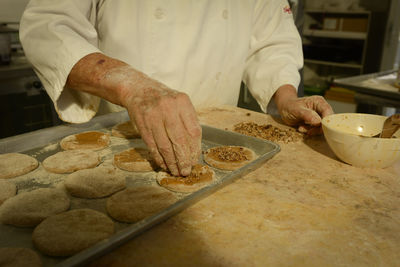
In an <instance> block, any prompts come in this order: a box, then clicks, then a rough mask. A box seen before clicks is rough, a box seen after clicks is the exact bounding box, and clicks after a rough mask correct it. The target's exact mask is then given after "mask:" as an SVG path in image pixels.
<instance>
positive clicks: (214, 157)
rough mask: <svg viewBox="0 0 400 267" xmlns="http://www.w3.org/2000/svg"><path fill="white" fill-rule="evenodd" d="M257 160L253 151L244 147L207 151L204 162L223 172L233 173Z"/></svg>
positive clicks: (221, 147) (214, 148)
mask: <svg viewBox="0 0 400 267" xmlns="http://www.w3.org/2000/svg"><path fill="white" fill-rule="evenodd" d="M256 158H257V156H256V154H255V153H254V151H253V150H251V149H249V148H247V147H242V146H218V147H213V148H210V149H207V151H206V152H205V153H204V161H205V162H206V163H207V164H208V165H210V166H212V167H214V168H218V169H221V170H228V171H233V170H236V169H239V168H240V167H243V166H244V165H246V164H248V163H250V162H251V161H253V160H255V159H256Z"/></svg>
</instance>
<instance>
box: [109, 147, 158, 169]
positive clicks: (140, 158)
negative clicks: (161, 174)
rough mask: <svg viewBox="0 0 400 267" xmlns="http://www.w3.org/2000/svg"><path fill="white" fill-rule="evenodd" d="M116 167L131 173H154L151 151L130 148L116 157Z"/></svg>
mask: <svg viewBox="0 0 400 267" xmlns="http://www.w3.org/2000/svg"><path fill="white" fill-rule="evenodd" d="M114 165H115V166H117V167H118V168H120V169H121V170H125V171H130V172H146V171H152V170H154V168H153V165H154V163H153V161H152V159H151V157H150V152H149V150H147V149H145V148H130V149H128V150H125V151H122V152H121V153H118V154H115V155H114Z"/></svg>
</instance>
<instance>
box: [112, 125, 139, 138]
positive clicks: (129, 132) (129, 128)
mask: <svg viewBox="0 0 400 267" xmlns="http://www.w3.org/2000/svg"><path fill="white" fill-rule="evenodd" d="M111 135H113V136H117V137H122V138H126V139H131V138H140V133H139V131H138V129H137V128H136V125H135V124H134V123H132V122H131V121H126V122H123V123H120V124H117V125H115V126H114V127H112V129H111Z"/></svg>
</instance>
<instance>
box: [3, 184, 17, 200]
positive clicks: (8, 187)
mask: <svg viewBox="0 0 400 267" xmlns="http://www.w3.org/2000/svg"><path fill="white" fill-rule="evenodd" d="M16 193H17V186H16V185H15V184H14V183H13V182H10V181H6V180H0V205H1V204H3V202H4V201H5V200H6V199H8V198H10V197H13V196H15V194H16Z"/></svg>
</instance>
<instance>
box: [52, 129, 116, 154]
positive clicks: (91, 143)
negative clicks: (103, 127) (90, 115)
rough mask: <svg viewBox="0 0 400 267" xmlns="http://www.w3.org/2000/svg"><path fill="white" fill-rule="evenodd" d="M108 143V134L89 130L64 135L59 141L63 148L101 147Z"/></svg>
mask: <svg viewBox="0 0 400 267" xmlns="http://www.w3.org/2000/svg"><path fill="white" fill-rule="evenodd" d="M109 143H110V135H109V134H106V133H102V132H96V131H90V132H83V133H78V134H73V135H69V136H67V137H64V138H63V139H62V140H61V142H60V146H61V148H62V149H64V150H74V149H102V148H105V147H107V146H108V144H109Z"/></svg>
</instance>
